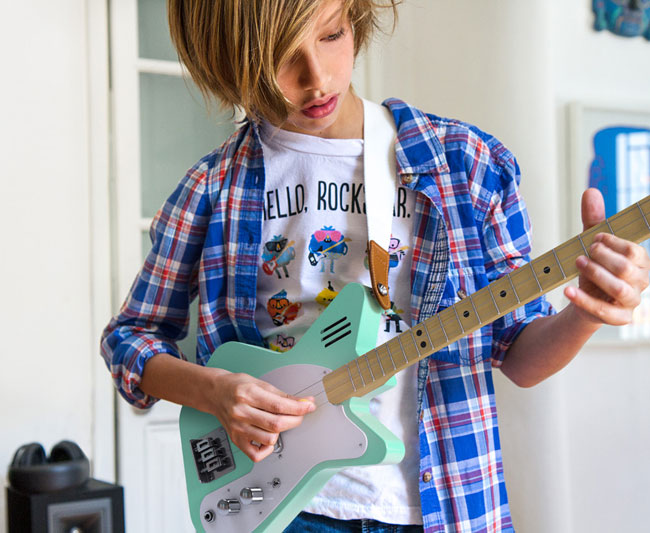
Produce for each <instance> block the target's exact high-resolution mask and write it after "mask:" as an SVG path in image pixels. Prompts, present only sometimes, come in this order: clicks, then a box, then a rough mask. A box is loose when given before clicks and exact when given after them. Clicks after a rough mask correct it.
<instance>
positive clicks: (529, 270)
mask: <svg viewBox="0 0 650 533" xmlns="http://www.w3.org/2000/svg"><path fill="white" fill-rule="evenodd" d="M510 279H511V281H512V283H514V285H515V286H516V287H517V295H518V296H519V300H518V301H517V302H515V304H514V305H513V306H512V307H510V308H509V309H508V311H511V310H512V309H513V308H514V307H516V306H518V305H522V304H525V303H526V302H530V301H531V300H533V299H534V298H537V297H538V296H539V295H540V292H541V291H542V289H540V281H541V280H539V279H538V278H537V274H536V273H535V269H534V268H533V264H532V263H528V264H527V265H525V266H523V267H521V268H518V269H516V270H513V271H512V272H511V273H510Z"/></svg>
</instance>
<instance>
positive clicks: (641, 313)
mask: <svg viewBox="0 0 650 533" xmlns="http://www.w3.org/2000/svg"><path fill="white" fill-rule="evenodd" d="M621 126H622V127H633V128H642V129H648V130H650V102H647V103H645V104H640V105H634V106H633V105H618V104H616V105H610V104H600V103H584V102H573V103H571V104H570V105H569V139H568V140H569V142H568V147H569V154H568V156H569V176H570V179H569V180H568V184H567V189H566V192H567V198H566V202H565V206H566V211H565V212H566V214H567V215H566V233H567V234H568V235H576V234H578V233H580V232H581V231H582V226H581V221H580V216H576V209H577V206H580V198H581V196H582V193H583V191H584V190H585V189H586V188H587V187H588V186H589V176H590V168H591V164H592V161H593V160H594V155H595V154H594V146H593V139H594V135H595V134H596V133H597V132H598V131H601V130H603V129H605V128H610V127H621ZM644 157H645V155H644ZM648 157H649V160H650V144H649V146H648ZM642 180H643V182H642V183H643V185H642V187H643V188H646V185H647V191H646V192H645V193H644V194H643V196H642V197H645V196H647V195H650V162H649V164H648V174H647V177H646V176H643V177H642ZM638 199H640V198H636V200H638ZM633 201H635V200H633ZM628 205H629V204H628ZM625 207H627V206H626V205H619V206H617V210H618V211H620V210H621V209H624V208H625ZM648 242H649V241H646V243H645V246H646V247H647V248H649V247H650V246H649V245H648ZM597 340H601V341H608V340H616V341H620V340H625V341H630V342H635V341H637V342H643V343H647V342H648V341H649V340H650V290H647V291H645V292H644V294H643V301H642V303H641V305H640V306H639V308H638V309H637V310H636V311H635V315H634V321H633V323H632V324H629V325H626V326H622V327H620V328H619V327H605V328H602V330H601V332H600V333H599V335H598V336H597Z"/></svg>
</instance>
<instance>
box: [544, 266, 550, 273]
mask: <svg viewBox="0 0 650 533" xmlns="http://www.w3.org/2000/svg"><path fill="white" fill-rule="evenodd" d="M550 271H551V267H548V266H545V267H544V274H548V273H549V272H550Z"/></svg>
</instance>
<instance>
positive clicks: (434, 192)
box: [102, 0, 650, 532]
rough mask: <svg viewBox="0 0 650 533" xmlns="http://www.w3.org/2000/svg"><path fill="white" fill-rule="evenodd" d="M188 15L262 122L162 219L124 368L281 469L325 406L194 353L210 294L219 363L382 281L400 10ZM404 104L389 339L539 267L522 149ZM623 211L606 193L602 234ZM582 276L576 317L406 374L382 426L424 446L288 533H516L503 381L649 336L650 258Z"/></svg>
mask: <svg viewBox="0 0 650 533" xmlns="http://www.w3.org/2000/svg"><path fill="white" fill-rule="evenodd" d="M396 3H397V2H389V3H388V7H390V8H392V9H393V10H394V9H395V4H396ZM168 7H169V15H170V27H171V31H172V38H173V41H174V43H175V46H176V48H177V50H178V52H179V55H180V57H181V59H182V61H183V62H184V63H185V65H186V66H187V68H188V70H189V72H190V73H191V75H192V77H193V79H194V81H195V82H196V83H197V85H198V86H199V87H200V88H201V90H202V91H203V92H204V93H205V94H206V95H208V96H214V97H216V98H217V99H218V100H220V101H221V102H222V103H224V104H225V105H229V106H235V105H237V106H240V107H241V108H243V109H244V111H245V112H246V116H247V120H246V121H245V122H244V124H243V125H242V126H241V128H240V129H239V130H238V131H237V132H236V133H235V134H234V135H233V136H232V137H231V138H230V139H229V140H227V141H226V142H225V143H224V145H223V146H222V147H220V148H219V149H218V150H216V151H215V152H213V153H212V154H210V155H208V156H206V157H205V158H204V159H202V160H201V161H200V162H199V163H198V164H197V165H196V166H195V167H194V168H192V169H191V170H190V171H189V172H188V174H187V175H186V177H185V178H184V179H183V180H182V181H181V183H180V185H179V186H178V188H177V189H176V191H175V192H174V193H173V194H172V196H171V197H170V198H169V200H168V201H167V203H166V204H165V205H164V206H163V208H162V209H161V211H160V212H159V213H158V214H157V216H156V218H155V220H154V223H153V225H152V231H151V235H152V240H153V247H152V251H151V253H150V254H149V256H148V257H147V260H146V262H145V265H144V267H143V269H142V271H141V273H140V275H139V276H138V278H137V279H136V282H135V284H134V285H133V288H132V289H131V292H130V294H129V297H128V299H127V301H126V303H125V305H124V307H123V308H122V310H121V312H120V314H119V315H117V316H116V317H115V318H114V319H113V320H112V321H111V323H110V324H109V326H108V327H107V329H106V331H105V334H104V338H103V342H102V350H103V355H104V357H105V358H106V361H107V364H108V365H109V367H110V369H111V372H112V375H113V377H114V379H115V382H116V385H117V387H118V390H119V391H120V392H121V393H122V395H123V396H124V397H125V398H126V399H127V400H128V401H130V402H131V403H133V404H134V405H136V406H139V407H143V408H145V407H148V406H150V405H152V404H153V403H154V402H155V401H157V399H159V398H164V399H167V400H169V401H173V402H176V403H180V404H183V405H189V406H191V407H194V408H196V409H199V410H202V411H204V412H207V413H211V414H213V415H214V416H216V417H217V418H218V419H219V421H220V422H221V424H222V425H223V426H224V427H225V428H226V430H227V432H228V434H229V437H230V438H231V440H232V442H233V443H234V444H235V445H236V446H237V447H239V448H240V449H241V450H242V451H243V452H244V453H246V454H247V455H248V456H249V457H250V458H251V459H252V460H254V461H261V460H262V459H264V458H265V457H266V456H268V455H269V454H270V453H271V452H272V450H273V445H274V444H275V442H276V440H277V438H278V435H279V434H280V433H281V432H283V431H287V430H289V429H291V428H294V427H296V426H297V425H299V424H300V422H301V421H302V417H303V416H304V415H306V414H308V413H309V412H311V411H313V409H314V404H313V401H312V400H313V399H312V398H295V397H292V396H290V395H288V394H286V392H285V391H280V390H278V389H276V388H274V387H273V386H271V385H269V384H267V383H264V382H262V381H260V380H257V379H255V378H253V377H251V376H247V375H243V374H231V373H229V372H227V371H225V370H220V369H214V368H208V367H204V366H202V365H197V364H192V363H188V362H187V361H185V360H184V359H183V358H182V354H180V352H179V351H178V349H177V347H176V345H175V341H176V340H178V339H179V338H182V337H183V336H184V335H185V334H186V333H187V320H188V307H189V303H190V301H191V300H192V299H193V298H194V297H196V296H198V298H199V328H198V332H197V343H198V346H197V361H198V362H199V363H203V364H205V362H206V361H207V359H208V358H209V356H210V355H211V353H212V352H213V351H214V350H215V349H216V348H217V347H218V346H219V345H220V344H222V343H224V342H226V341H229V340H239V341H244V342H248V343H251V344H258V345H269V346H272V347H276V348H277V349H280V350H282V349H285V348H287V347H290V346H292V345H293V344H294V343H295V341H297V340H298V338H299V337H300V335H301V334H302V333H303V332H304V331H305V330H306V328H307V327H308V326H309V324H310V323H311V322H312V321H313V320H314V319H315V317H317V316H318V314H319V312H320V310H321V308H322V307H323V306H324V305H325V304H326V303H327V301H328V300H329V299H331V295H333V294H335V293H336V292H337V291H338V290H340V289H341V288H342V287H343V285H345V284H346V283H348V282H351V281H363V282H365V283H366V284H367V277H368V274H367V271H366V270H365V268H364V266H363V262H364V252H365V244H366V242H365V241H366V239H367V235H366V233H365V216H364V214H363V208H362V206H363V189H362V185H361V184H362V183H363V178H362V176H363V164H362V161H363V159H362V155H363V149H364V145H363V141H362V139H363V135H364V129H363V104H362V101H361V100H360V99H359V97H358V96H357V95H356V94H355V93H354V92H353V90H352V88H351V86H350V79H351V74H352V68H353V64H354V59H355V57H356V54H357V53H358V52H359V50H360V49H362V48H363V46H364V45H365V44H366V43H367V41H368V39H369V36H370V35H371V32H372V29H373V27H374V26H375V24H376V14H377V9H378V7H377V6H376V3H375V2H371V1H370V0H321V1H318V0H222V1H220V2H214V1H210V0H204V1H201V0H169V2H168ZM387 105H388V107H389V108H390V111H391V112H392V115H393V117H394V119H395V123H396V127H397V131H398V137H397V142H396V145H395V150H396V157H397V173H398V178H399V180H398V181H399V188H398V193H397V196H396V198H397V200H396V208H395V210H394V216H393V227H392V234H393V239H394V241H392V242H395V243H396V244H395V249H396V250H399V251H400V254H395V256H396V257H397V258H398V259H396V261H395V264H394V265H393V268H392V269H391V272H390V278H389V279H390V287H391V295H392V297H393V299H394V302H393V307H392V311H393V312H392V313H391V314H388V315H387V316H386V317H385V320H386V322H385V327H382V328H380V335H383V336H384V337H382V338H388V337H389V336H390V335H392V334H394V330H398V329H399V328H401V329H402V330H403V329H404V328H406V327H408V326H409V325H410V324H412V323H417V322H420V321H422V320H424V319H426V318H427V317H428V316H431V315H432V314H434V313H435V312H436V310H437V309H441V308H443V307H447V306H449V305H451V304H452V303H454V302H455V301H458V298H460V297H462V296H464V294H469V293H472V292H474V291H476V290H478V289H479V288H481V287H482V286H484V285H486V284H487V283H488V282H489V281H492V280H494V279H496V278H498V277H500V276H503V275H505V274H507V273H508V272H511V271H512V270H514V269H516V268H517V267H519V266H521V265H523V264H525V262H526V260H527V254H528V253H529V251H530V244H529V225H528V219H527V215H526V212H525V207H524V205H523V202H522V200H521V198H520V196H519V193H518V191H517V185H518V181H519V173H518V167H517V164H516V162H515V160H514V158H513V156H512V155H511V154H510V153H509V152H508V151H507V150H506V149H505V148H504V147H503V145H501V144H500V143H499V142H498V141H497V140H496V139H494V138H493V137H491V136H489V135H487V134H485V133H483V132H481V131H479V130H478V129H476V128H474V127H472V126H468V125H466V124H463V123H460V122H457V121H453V120H448V119H442V118H439V117H435V116H433V115H425V114H424V113H422V112H420V111H419V110H417V109H414V108H412V107H410V106H408V105H407V104H405V103H403V102H400V101H397V100H390V101H389V102H387ZM603 210H604V209H603V206H602V200H601V199H600V197H599V195H598V194H597V193H595V191H587V193H585V195H584V197H583V221H584V224H585V226H586V227H590V226H592V225H594V224H596V223H597V222H599V221H600V220H602V218H603ZM292 250H293V251H292ZM280 264H281V266H278V265H280ZM577 265H578V268H579V270H580V272H581V277H580V283H579V288H567V289H565V295H566V296H567V298H568V299H569V300H570V302H571V303H570V304H569V305H568V306H567V307H566V308H565V309H564V310H562V311H561V312H560V313H558V314H553V312H552V310H551V308H550V306H549V305H548V304H547V303H546V302H545V301H544V300H543V299H539V300H536V301H534V302H531V303H529V304H527V305H526V306H524V307H522V308H520V309H518V310H516V311H514V312H512V313H510V314H509V315H507V316H505V317H503V318H502V319H499V320H498V321H496V322H495V323H494V324H491V325H488V326H485V327H484V328H482V329H481V330H479V331H477V332H475V333H473V334H471V335H470V336H468V337H467V338H465V339H463V340H461V341H459V342H457V343H454V344H453V345H451V346H450V347H448V348H446V349H444V350H442V351H441V352H439V353H436V354H435V355H434V356H433V357H434V358H435V359H433V358H429V359H428V360H425V361H423V362H421V363H420V366H419V368H416V367H414V366H412V367H410V368H409V370H410V372H409V371H408V370H407V371H404V372H402V373H400V374H399V375H398V379H397V381H398V385H397V386H396V387H395V388H394V389H391V390H390V391H388V392H387V393H385V394H382V395H380V396H378V397H377V398H376V400H373V404H372V407H373V409H374V413H375V414H376V416H377V417H378V418H379V419H380V420H381V421H382V422H383V423H384V424H385V425H387V426H388V427H389V428H390V429H391V430H392V431H393V432H394V433H396V434H397V435H398V436H400V437H401V438H402V440H403V441H404V443H405V447H406V457H405V459H404V461H402V463H400V464H399V465H394V466H376V467H366V468H354V469H346V470H345V471H342V472H341V473H339V474H337V475H336V476H334V477H333V478H332V479H331V480H330V482H329V483H328V484H327V485H326V486H325V487H324V489H323V491H322V492H321V493H320V494H319V495H318V496H317V497H316V498H314V500H313V501H312V502H311V503H310V505H309V506H308V508H307V509H306V511H308V512H305V513H301V515H300V516H299V517H298V518H297V519H296V520H295V521H294V522H293V523H292V525H290V526H289V527H288V529H287V531H291V532H297V531H328V530H331V531H358V530H360V528H361V527H363V528H366V529H364V530H367V529H368V528H375V529H374V530H376V531H381V530H382V529H381V528H391V529H390V530H391V531H418V530H420V531H421V530H422V529H424V530H426V531H442V530H448V531H450V530H451V531H453V530H459V531H460V530H462V531H470V530H490V531H501V530H511V529H512V522H511V518H510V513H509V509H508V504H507V496H506V492H505V483H504V479H503V472H502V465H501V458H500V448H499V440H498V432H497V419H496V413H495V405H494V394H493V386H492V378H491V371H492V366H500V368H501V370H502V371H503V372H504V373H505V374H506V375H507V376H508V377H509V378H510V379H512V380H513V381H514V382H515V383H517V384H519V385H521V386H532V385H534V384H536V383H538V382H539V381H541V380H543V379H545V378H546V377H548V376H550V375H551V374H553V373H554V372H556V371H558V370H559V369H561V368H562V367H564V366H565V365H566V364H567V363H568V362H569V361H570V360H571V359H572V358H573V357H574V356H575V354H576V353H577V352H578V350H579V349H580V348H581V346H582V345H583V344H584V342H585V341H586V340H587V339H588V338H589V337H590V336H591V335H592V334H593V332H594V331H596V330H597V329H598V327H599V326H600V325H601V324H602V323H609V324H622V323H626V322H627V321H629V320H630V317H631V313H632V310H633V308H634V307H635V306H636V305H638V303H639V299H640V296H639V295H640V292H641V291H642V290H643V289H644V288H645V287H646V286H647V285H648V268H649V266H650V259H649V258H648V256H647V254H646V253H645V251H644V250H643V249H642V248H641V247H639V246H637V245H634V244H633V243H629V242H626V241H623V240H621V239H618V238H616V237H614V236H611V235H602V236H600V237H599V239H598V241H597V243H596V244H594V246H592V248H591V250H590V258H586V257H581V258H579V259H578V261H577ZM409 289H410V290H409ZM323 292H325V296H324V295H323ZM302 400H307V401H302ZM328 528H329V529H328ZM355 528H356V529H355ZM370 530H372V529H370Z"/></svg>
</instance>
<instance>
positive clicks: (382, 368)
mask: <svg viewBox="0 0 650 533" xmlns="http://www.w3.org/2000/svg"><path fill="white" fill-rule="evenodd" d="M375 357H376V358H377V363H378V364H379V369H380V370H381V375H382V376H385V375H386V372H385V371H384V365H382V364H381V357H379V351H378V350H377V348H375Z"/></svg>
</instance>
